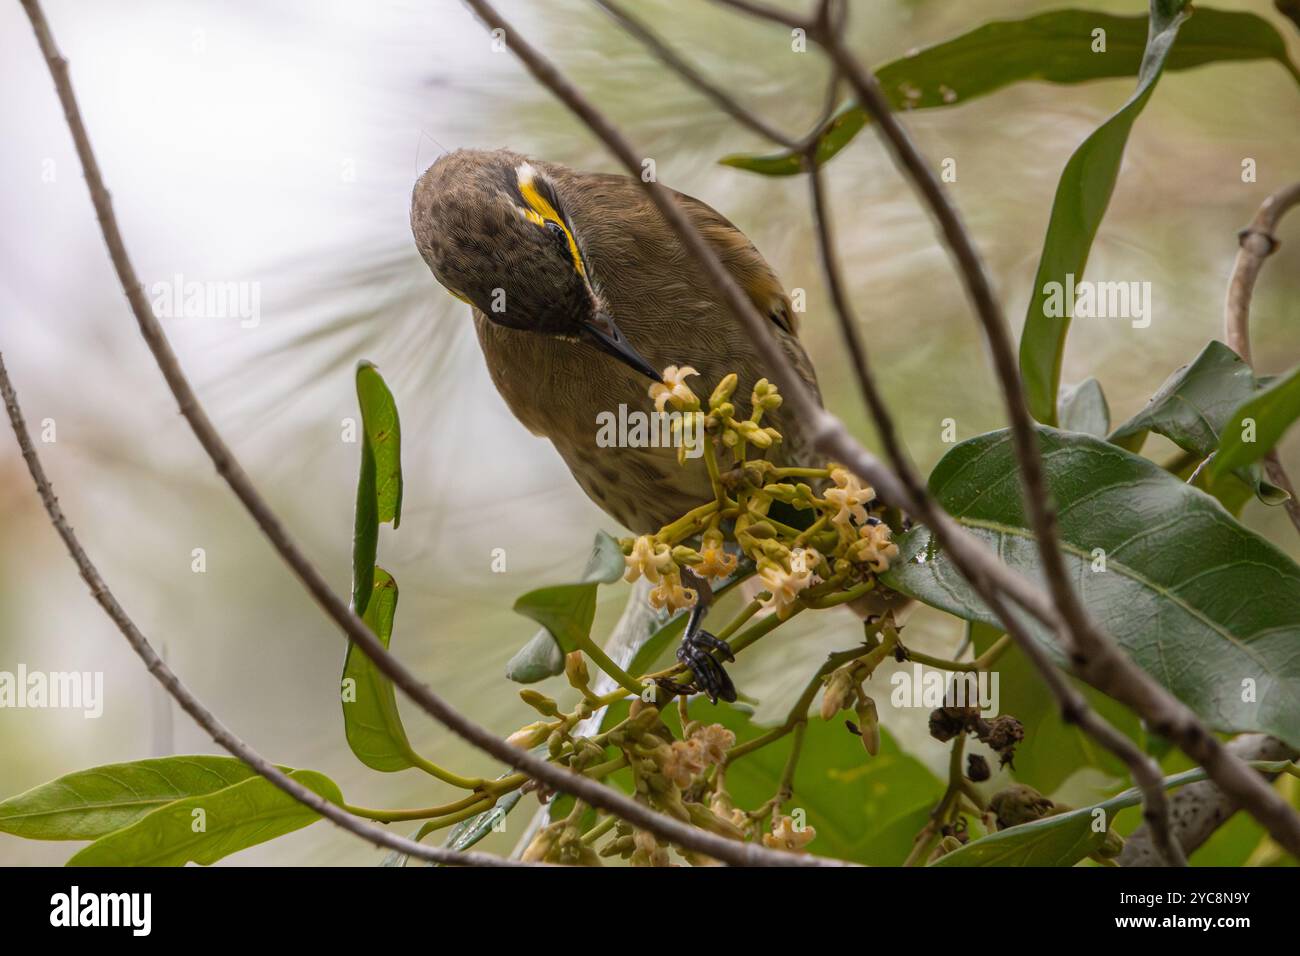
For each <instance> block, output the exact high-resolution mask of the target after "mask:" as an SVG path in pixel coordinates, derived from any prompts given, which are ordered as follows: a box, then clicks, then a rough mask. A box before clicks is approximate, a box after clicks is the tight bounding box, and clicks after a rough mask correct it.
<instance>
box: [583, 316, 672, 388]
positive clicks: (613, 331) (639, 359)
mask: <svg viewBox="0 0 1300 956" xmlns="http://www.w3.org/2000/svg"><path fill="white" fill-rule="evenodd" d="M582 329H583V332H584V333H585V335H586V337H587V339H588V340H589V341H591V343H592V344H593V345H595V346H596V347H597V348H598V349H600V350H601V351H602V352H606V353H607V354H609V355H612V356H614V358H616V359H618V360H619V361H620V362H622V363H623V364H624V365H626V366H628V367H629V368H632V369H635V370H636V371H638V372H640V373H641V374H642V375H644V376H645V377H646V378H648V379H650V380H651V381H654V382H657V381H659V380H660V378H661V376H660V373H659V370H658V369H657V368H655V367H654V366H653V365H651V364H650V362H649V361H648V360H647V359H646V357H645V356H644V355H642V354H641V353H640V352H638V351H637V350H636V349H634V348H633V347H632V343H631V342H629V341H628V340H627V339H626V338H624V337H623V333H622V332H621V331H619V328H618V326H617V325H615V324H614V318H613V316H611V315H610V314H609V313H608V312H603V311H602V312H597V313H596V314H595V315H593V316H592V317H591V318H590V319H588V320H587V321H586V322H584V323H582Z"/></svg>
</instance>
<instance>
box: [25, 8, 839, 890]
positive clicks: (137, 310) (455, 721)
mask: <svg viewBox="0 0 1300 956" xmlns="http://www.w3.org/2000/svg"><path fill="white" fill-rule="evenodd" d="M22 4H23V8H24V9H25V10H26V11H27V16H28V19H30V20H31V23H32V29H33V31H34V32H35V34H36V39H37V42H38V43H39V44H40V48H41V53H42V54H43V55H44V57H45V61H46V63H47V64H48V66H49V69H50V75H51V76H52V77H53V79H54V86H55V89H56V91H57V92H58V95H59V101H60V103H61V104H62V105H63V114H64V117H65V119H66V120H67V123H68V128H69V130H70V131H71V133H72V139H73V142H74V143H75V145H76V149H77V156H78V158H79V159H80V161H81V166H82V170H83V172H84V173H85V177H86V186H87V188H88V189H89V190H90V199H91V202H92V203H93V205H94V207H95V213H96V215H97V216H98V218H99V225H100V230H101V232H102V233H103V236H104V242H105V244H106V245H107V246H108V252H109V257H110V258H111V259H112V262H113V268H114V269H115V270H116V272H117V276H118V280H119V282H120V283H121V285H122V290H123V292H125V293H126V299H127V302H128V304H129V305H130V307H131V313H132V315H134V316H135V319H136V322H137V324H138V325H139V326H140V332H141V334H142V335H143V336H144V339H145V342H146V343H147V344H148V346H149V350H150V351H151V352H152V353H153V356H154V360H155V361H156V362H157V364H158V368H159V370H160V371H161V372H162V373H163V377H164V378H165V379H166V380H167V384H168V386H169V387H170V388H171V391H172V394H173V395H174V396H175V398H176V402H177V404H178V405H179V407H180V411H181V414H182V415H183V416H184V417H185V420H186V421H187V422H188V423H189V425H190V428H191V430H192V431H193V432H194V435H195V437H196V438H197V439H198V440H199V444H200V445H202V446H203V449H204V451H206V452H207V454H208V457H209V458H211V459H212V463H213V465H215V466H216V469H217V472H218V474H220V475H221V477H222V478H224V479H225V481H226V484H227V485H229V486H230V489H231V491H233V492H234V493H235V496H236V497H237V498H238V499H239V500H240V502H241V503H242V504H243V505H244V508H245V509H246V510H247V511H248V513H249V514H250V515H251V516H252V518H253V520H254V521H255V522H256V523H257V526H258V527H259V528H261V529H262V533H263V534H265V535H266V537H267V538H268V539H269V540H270V542H271V545H272V547H273V548H274V549H275V550H276V552H277V553H278V554H279V555H280V557H281V558H282V559H283V560H284V562H285V563H286V564H287V565H289V567H290V569H291V570H292V571H293V573H294V574H295V575H296V576H297V577H298V580H299V581H301V582H302V584H303V586H304V587H305V588H306V589H307V591H308V592H309V593H310V594H311V596H312V597H313V598H314V599H315V601H316V603H317V604H318V605H320V607H321V609H322V610H323V611H324V612H325V614H326V615H327V616H328V617H329V618H330V619H331V620H333V621H334V623H336V624H337V625H338V626H339V628H340V629H341V630H342V631H343V632H344V634H346V635H347V637H348V639H349V640H350V641H352V642H353V643H354V644H356V645H357V646H358V647H359V648H360V649H361V651H362V653H364V654H365V655H366V657H368V658H370V660H372V661H373V662H374V664H375V666H376V667H377V668H378V669H379V671H380V673H382V674H383V675H384V676H385V677H387V678H388V679H389V680H391V681H392V682H393V685H394V686H395V687H397V688H399V689H400V690H401V691H402V693H404V694H406V695H407V696H408V697H409V698H410V699H411V700H412V701H414V702H415V703H416V704H417V705H419V707H420V708H421V709H423V710H424V711H425V713H427V714H429V715H430V716H431V717H433V718H434V719H435V720H437V721H438V722H439V723H441V724H442V725H443V726H445V727H447V728H448V729H449V730H451V731H452V732H453V733H455V734H456V735H457V736H459V737H461V738H462V739H464V740H466V741H467V742H469V743H470V744H472V745H473V746H475V747H477V748H478V749H479V750H482V751H484V752H486V753H488V754H491V755H492V756H493V757H496V758H497V759H498V760H500V761H501V762H502V763H505V764H507V765H508V766H510V767H513V768H514V769H516V770H519V771H522V772H523V773H526V774H528V775H529V776H530V777H533V778H535V779H537V780H539V781H541V782H542V783H544V784H546V785H547V786H549V787H551V788H552V789H555V790H559V791H562V792H564V793H568V794H572V795H573V796H575V797H577V798H578V799H580V800H582V801H584V802H586V803H588V804H590V805H591V806H593V807H596V808H598V809H601V810H605V811H607V812H609V813H613V814H615V815H616V816H619V817H621V818H622V819H624V820H626V821H628V822H629V823H632V824H634V825H635V826H638V827H641V828H642V829H645V830H649V831H650V832H652V833H654V834H656V835H657V836H660V837H662V838H663V839H665V840H667V841H669V842H671V843H675V844H677V845H679V846H682V847H685V848H686V849H690V850H695V851H697V852H699V853H703V854H706V855H708V856H710V857H712V858H713V859H716V860H719V861H721V862H724V863H731V864H733V865H737V866H841V865H845V864H843V863H842V862H840V861H833V860H827V859H824V858H822V857H816V856H811V855H807V854H791V853H783V852H781V851H778V850H769V849H767V848H765V847H761V846H757V845H755V844H750V843H739V842H737V841H735V840H728V839H726V838H725V837H721V836H718V835H716V834H714V833H709V832H708V831H705V830H701V829H699V828H696V827H692V826H688V825H687V824H685V823H682V822H681V821H679V820H675V819H673V818H672V817H669V816H667V815H665V814H662V813H658V812H656V811H654V810H652V809H650V808H649V807H647V806H645V805H644V804H640V803H637V802H636V801H635V800H633V799H631V798H630V797H627V796H624V795H623V794H622V793H620V792H618V791H617V790H615V789H613V788H612V787H608V786H605V785H603V784H601V783H598V782H596V781H594V780H591V779H589V778H587V777H584V776H582V775H581V774H577V773H574V772H573V771H571V770H569V769H568V768H566V767H562V766H559V765H556V764H553V763H550V762H548V761H546V760H544V759H542V758H541V757H538V756H536V755H534V754H532V753H529V752H528V751H526V750H522V749H520V748H518V747H515V746H513V745H511V744H508V743H506V742H505V741H504V740H503V739H501V738H500V737H497V736H496V735H495V734H493V733H492V732H491V731H489V730H488V729H487V728H485V727H483V726H481V725H479V724H477V723H475V722H474V721H472V720H470V719H469V718H468V717H466V716H465V715H464V714H462V713H460V712H459V711H458V710H456V709H455V708H454V707H452V706H451V705H450V704H448V703H447V702H446V701H445V700H443V699H442V697H440V696H439V695H438V694H436V693H434V691H433V690H432V689H431V688H430V687H429V686H428V685H426V684H425V683H423V682H422V681H421V680H420V679H419V678H418V677H416V676H415V674H413V673H412V672H411V671H409V670H407V668H406V667H405V666H404V665H403V664H402V663H401V662H400V661H398V660H397V658H395V657H393V656H392V655H391V654H389V653H388V650H387V648H385V647H384V645H383V644H382V643H381V642H380V641H379V639H378V638H376V637H375V635H374V634H373V633H371V631H370V629H369V628H368V627H366V625H365V624H364V623H363V622H362V620H361V619H360V618H359V617H357V615H356V614H354V613H352V611H351V610H350V609H349V608H348V606H347V605H346V604H344V603H343V601H342V600H341V599H340V598H339V597H338V595H337V594H335V593H334V591H333V590H332V589H331V588H330V586H329V584H328V582H326V580H325V578H324V576H322V575H321V573H320V571H319V570H317V568H316V567H315V565H313V564H312V563H311V561H309V560H308V559H307V557H306V555H304V554H303V552H302V551H301V550H300V549H299V547H298V545H297V544H296V543H295V542H294V540H293V538H292V537H291V536H290V535H289V532H288V530H287V529H286V528H285V527H284V525H283V524H282V523H281V521H280V519H279V517H278V516H277V515H276V514H275V512H274V511H272V510H271V508H270V506H269V505H268V504H267V503H266V501H265V500H264V499H263V498H262V496H261V494H260V493H259V492H258V491H257V489H256V488H255V487H254V486H253V483H252V482H251V481H250V480H249V478H248V475H247V474H246V473H245V472H244V469H243V468H242V467H241V466H240V464H239V461H238V460H237V459H236V458H235V456H234V454H233V453H232V452H231V451H230V449H229V447H228V446H227V445H226V443H225V441H224V440H223V439H222V438H221V435H220V433H219V432H218V431H217V430H216V428H215V427H214V426H213V424H212V422H211V420H210V419H209V418H208V416H207V413H206V412H205V411H204V409H203V406H202V405H201V404H200V402H199V399H198V396H197V395H196V394H195V393H194V389H193V388H192V387H191V386H190V383H189V381H188V379H186V377H185V373H184V372H183V371H182V370H181V367H180V362H179V361H178V360H177V358H176V353H175V352H173V351H172V348H171V344H170V343H169V342H168V341H167V336H166V333H165V332H164V331H163V329H162V326H161V324H160V323H159V322H158V319H157V318H156V317H155V316H154V314H153V311H152V309H151V308H150V306H149V302H148V300H147V299H146V298H145V294H144V287H143V286H142V285H141V283H140V279H139V277H138V276H137V275H136V272H135V267H134V266H133V265H132V264H131V259H130V257H129V256H128V255H127V251H126V245H125V243H124V242H123V239H122V233H121V230H120V229H119V228H118V224H117V218H116V216H115V215H114V213H113V204H112V200H111V198H110V196H109V192H108V189H107V187H106V186H105V185H104V178H103V175H102V174H101V173H100V170H99V163H98V161H97V160H96V159H95V154H94V151H93V150H92V149H91V146H90V139H89V136H88V135H87V133H86V127H85V123H84V122H83V121H82V118H81V111H80V109H79V108H78V106H77V100H76V96H75V94H74V93H73V90H72V83H71V81H70V80H69V79H68V64H67V61H66V60H64V58H63V57H62V56H61V55H60V54H59V51H58V48H57V47H56V46H55V44H54V38H53V36H52V35H51V33H50V27H49V23H48V22H47V21H46V19H45V15H44V13H43V12H42V11H41V7H40V4H39V2H38V0H22Z"/></svg>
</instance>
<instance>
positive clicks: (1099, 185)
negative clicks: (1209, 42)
mask: <svg viewBox="0 0 1300 956" xmlns="http://www.w3.org/2000/svg"><path fill="white" fill-rule="evenodd" d="M1186 6H1187V0H1151V19H1150V30H1149V35H1148V38H1147V46H1146V52H1145V53H1144V54H1143V55H1142V65H1141V67H1140V68H1139V70H1138V86H1137V90H1136V91H1135V92H1134V93H1133V95H1132V96H1131V97H1129V99H1128V102H1126V103H1125V104H1124V105H1123V106H1122V107H1120V109H1119V111H1118V112H1117V113H1115V114H1114V115H1113V116H1111V117H1110V118H1109V119H1108V120H1106V122H1104V123H1102V124H1101V126H1099V127H1097V129H1096V130H1094V131H1093V132H1092V133H1091V134H1090V135H1089V136H1088V138H1087V139H1085V140H1084V141H1083V143H1082V144H1081V145H1080V146H1079V148H1078V149H1076V150H1075V151H1074V153H1073V155H1071V156H1070V159H1069V161H1068V162H1066V164H1065V171H1064V172H1063V173H1062V174H1061V181H1060V183H1059V184H1058V185H1057V187H1056V198H1055V199H1054V200H1053V201H1052V216H1051V219H1050V220H1049V221H1048V224H1047V238H1046V239H1044V241H1043V254H1042V258H1041V259H1040V260H1039V263H1038V273H1037V274H1036V275H1035V276H1034V285H1033V288H1032V290H1031V293H1030V299H1029V311H1028V313H1027V314H1026V316H1025V327H1024V331H1023V333H1022V334H1021V339H1020V371H1021V375H1022V377H1023V378H1024V382H1025V393H1026V397H1027V399H1028V401H1029V410H1030V411H1031V412H1032V413H1033V415H1034V417H1035V418H1037V419H1038V420H1039V421H1040V422H1044V423H1046V424H1048V425H1055V424H1056V389H1057V384H1058V383H1059V382H1060V380H1061V358H1062V356H1063V355H1064V354H1065V335H1066V332H1068V331H1069V328H1070V315H1069V312H1070V308H1071V307H1070V305H1069V303H1066V302H1061V301H1060V299H1061V298H1062V296H1061V294H1060V291H1059V290H1060V289H1063V288H1064V287H1066V286H1067V284H1070V283H1071V282H1072V281H1073V280H1078V279H1081V278H1082V277H1083V270H1084V267H1085V266H1086V265H1087V263H1088V252H1089V251H1090V250H1091V248H1092V240H1093V239H1094V238H1095V237H1096V235H1097V228H1098V227H1099V226H1100V225H1101V219H1102V216H1104V215H1105V214H1106V207H1107V206H1108V205H1109V204H1110V196H1111V193H1112V192H1114V189H1115V180H1116V179H1117V178H1118V177H1119V167H1120V162H1121V161H1122V160H1123V158H1124V147H1125V145H1126V144H1127V143H1128V134H1129V131H1130V130H1131V129H1132V128H1133V123H1134V122H1135V121H1136V120H1137V118H1138V114H1140V113H1141V112H1142V109H1143V107H1145V106H1146V104H1147V100H1149V99H1150V98H1151V94H1152V93H1153V92H1154V91H1155V86H1156V81H1157V80H1158V79H1159V78H1160V73H1161V71H1162V70H1163V69H1164V65H1165V59H1166V57H1167V56H1168V55H1169V51H1170V49H1171V48H1172V47H1173V46H1174V40H1175V39H1176V38H1177V36H1178V29H1179V27H1180V26H1182V24H1183V22H1184V21H1185V20H1186V19H1187V17H1188V15H1189V14H1188V12H1187V11H1186V10H1185V9H1184V8H1185V7H1186ZM1052 287H1055V289H1056V290H1057V292H1056V294H1055V295H1053V294H1052V291H1051V289H1052ZM1049 303H1050V304H1051V305H1052V306H1054V307H1053V308H1050V309H1049Z"/></svg>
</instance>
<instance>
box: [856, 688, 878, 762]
mask: <svg viewBox="0 0 1300 956" xmlns="http://www.w3.org/2000/svg"><path fill="white" fill-rule="evenodd" d="M857 717H858V730H860V731H861V732H862V749H863V750H865V751H866V752H867V753H868V754H869V755H870V756H872V757H874V756H875V755H876V754H878V753H880V717H879V715H878V714H877V713H876V702H875V701H874V700H872V699H871V698H870V697H868V696H867V695H866V694H860V695H859V699H858V707H857Z"/></svg>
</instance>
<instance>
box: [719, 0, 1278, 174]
mask: <svg viewBox="0 0 1300 956" xmlns="http://www.w3.org/2000/svg"><path fill="white" fill-rule="evenodd" d="M1094 30H1104V31H1105V36H1106V51H1105V52H1104V53H1101V52H1093V43H1094V39H1093V31H1094ZM1146 40H1147V18H1146V17H1145V16H1136V17H1122V16H1115V15H1114V14H1110V13H1102V12H1100V11H1095V10H1052V11H1049V12H1047V13H1040V14H1036V15H1034V16H1031V17H1026V18H1024V19H1021V20H998V21H994V22H992V23H986V24H984V25H983V26H980V27H976V28H975V29H974V30H971V31H970V32H968V33H964V34H962V35H961V36H959V37H955V38H953V39H951V40H947V41H945V42H943V43H939V44H937V45H935V46H931V47H926V48H925V49H922V50H918V51H916V52H913V53H911V54H909V55H907V56H905V57H903V58H902V59H899V60H894V61H892V62H890V63H887V64H885V65H884V66H882V67H881V68H880V69H879V70H878V71H877V72H876V79H877V80H878V81H879V82H880V88H881V90H882V92H883V93H884V94H885V98H886V99H887V100H888V101H889V104H890V106H892V107H893V108H894V109H896V110H905V109H937V108H940V107H945V106H956V105H960V104H962V103H965V102H967V101H969V100H973V99H976V98H978V97H981V96H984V95H986V94H989V93H994V92H996V91H997V90H1000V89H1002V88H1003V87H1006V86H1010V85H1012V84H1014V83H1019V82H1024V81H1030V80H1032V81H1040V82H1045V83H1059V84H1075V83H1085V82H1089V81H1091V80H1103V79H1113V78H1117V77H1126V76H1137V74H1138V70H1139V69H1140V67H1141V64H1142V55H1143V51H1144V49H1145V48H1146ZM1259 59H1270V60H1275V61H1277V62H1278V63H1280V64H1281V65H1282V67H1283V68H1284V69H1285V70H1286V71H1287V72H1288V73H1290V74H1291V75H1292V76H1293V77H1295V78H1296V80H1297V82H1300V71H1297V70H1296V67H1295V66H1294V65H1293V64H1292V63H1291V61H1290V60H1289V59H1288V58H1287V52H1286V43H1285V41H1283V39H1282V37H1281V35H1279V34H1278V32H1277V30H1275V29H1274V28H1273V25H1272V24H1271V23H1269V22H1268V21H1267V20H1265V19H1263V18H1262V17H1258V16H1256V15H1255V14H1253V13H1238V12H1236V11H1227V10H1215V9H1210V8H1205V7H1197V9H1196V15H1195V17H1193V18H1192V19H1191V20H1190V21H1189V22H1188V23H1187V25H1186V26H1185V27H1183V29H1182V35H1181V36H1180V37H1179V40H1178V43H1177V44H1176V45H1175V46H1174V49H1173V51H1172V52H1171V53H1170V54H1169V57H1168V61H1167V63H1166V64H1165V68H1166V69H1168V70H1187V69H1191V68H1193V67H1197V66H1202V65H1204V64H1206V63H1214V62H1229V61H1241V60H1259ZM868 122H869V119H868V117H867V115H866V113H865V112H864V111H863V110H862V109H861V108H860V107H859V106H858V105H857V104H856V103H849V104H847V105H846V106H844V107H843V108H841V109H840V110H839V112H837V113H836V114H835V116H834V117H833V118H832V119H831V121H830V122H829V123H828V124H827V126H826V129H825V130H824V131H823V133H822V136H821V139H820V140H819V142H818V144H817V160H818V162H819V163H824V162H826V161H828V160H829V159H831V157H833V156H834V155H835V154H836V153H838V152H839V151H840V150H842V149H843V148H844V147H845V146H847V145H848V144H849V143H850V142H852V140H853V138H854V137H855V136H857V135H858V133H859V132H861V130H862V128H863V127H864V126H865V125H866V124H867V123H868ZM720 162H721V163H723V164H724V165H727V166H734V167H736V168H737V169H744V170H748V171H750V172H755V173H762V174H764V175H767V176H791V175H794V174H796V173H799V172H802V171H803V160H802V155H801V154H799V153H795V152H788V151H783V152H778V153H773V154H747V153H739V154H734V155H731V156H726V157H724V158H723V159H721V160H720Z"/></svg>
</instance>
